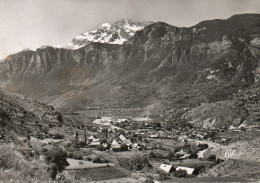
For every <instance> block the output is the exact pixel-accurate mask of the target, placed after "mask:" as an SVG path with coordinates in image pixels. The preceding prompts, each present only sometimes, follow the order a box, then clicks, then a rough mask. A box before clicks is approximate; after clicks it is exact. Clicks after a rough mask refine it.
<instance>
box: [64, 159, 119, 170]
mask: <svg viewBox="0 0 260 183" xmlns="http://www.w3.org/2000/svg"><path fill="white" fill-rule="evenodd" d="M67 161H68V163H69V164H70V165H69V166H67V167H66V169H67V170H75V169H91V168H100V167H107V165H109V166H114V164H112V163H92V162H90V161H84V160H76V159H71V158H67Z"/></svg>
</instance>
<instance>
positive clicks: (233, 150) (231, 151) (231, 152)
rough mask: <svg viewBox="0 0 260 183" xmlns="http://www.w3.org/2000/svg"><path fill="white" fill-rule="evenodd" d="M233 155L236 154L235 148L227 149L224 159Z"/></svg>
mask: <svg viewBox="0 0 260 183" xmlns="http://www.w3.org/2000/svg"><path fill="white" fill-rule="evenodd" d="M235 155H236V149H232V150H227V151H226V152H225V158H226V159H230V158H232V157H234V156H235Z"/></svg>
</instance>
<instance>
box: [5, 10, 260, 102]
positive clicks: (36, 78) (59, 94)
mask: <svg viewBox="0 0 260 183" xmlns="http://www.w3.org/2000/svg"><path fill="white" fill-rule="evenodd" d="M259 22H260V15H257V14H245V15H235V16H233V17H231V18H229V19H227V20H211V21H205V22H201V23H199V24H198V25H195V26H193V27H190V28H178V27H174V26H171V25H168V24H166V23H162V22H157V23H153V24H149V25H147V26H145V27H144V28H143V29H142V30H140V31H137V32H136V33H135V34H134V35H132V36H131V37H130V38H129V39H128V40H127V41H126V42H125V43H124V44H122V45H118V44H104V43H94V42H92V43H89V44H87V45H86V46H83V47H81V48H79V49H66V48H57V47H43V48H39V49H37V50H36V51H30V50H25V51H22V52H19V53H17V54H14V55H10V56H8V57H7V58H6V59H5V61H3V62H1V63H0V81H1V86H2V87H4V88H5V89H7V90H10V91H13V92H17V93H21V94H23V95H26V96H29V97H39V98H40V99H41V100H44V101H46V102H48V103H51V104H54V105H55V106H56V107H80V106H87V105H101V106H113V107H118V106H124V107H128V106H146V105H148V104H150V103H152V102H153V101H158V100H159V101H160V102H162V103H165V104H167V105H169V106H171V105H176V104H178V103H181V104H183V105H197V104H199V103H200V102H203V101H219V100H223V99H227V98H230V97H231V96H232V94H234V93H236V91H237V90H238V89H241V88H245V87H248V86H251V85H252V84H254V83H255V82H256V81H258V80H259V73H260V71H259V67H258V64H259V59H260V54H259V52H260V51H259V49H260V43H259V40H260V24H259Z"/></svg>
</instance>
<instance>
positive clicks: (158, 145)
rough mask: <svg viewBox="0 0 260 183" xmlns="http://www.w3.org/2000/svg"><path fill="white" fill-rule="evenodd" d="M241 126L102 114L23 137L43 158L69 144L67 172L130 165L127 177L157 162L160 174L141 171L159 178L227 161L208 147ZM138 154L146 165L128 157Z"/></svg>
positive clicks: (187, 173) (190, 173)
mask: <svg viewBox="0 0 260 183" xmlns="http://www.w3.org/2000/svg"><path fill="white" fill-rule="evenodd" d="M236 131H240V132H241V130H238V129H232V130H230V129H227V127H226V126H222V127H219V128H213V129H203V128H194V127H192V126H191V125H187V124H185V123H184V122H181V123H176V124H173V125H172V126H171V129H169V126H168V125H167V123H166V122H161V123H158V122H154V121H153V120H152V119H151V118H148V117H136V118H130V117H128V118H126V119H116V118H112V117H97V118H96V119H95V120H93V122H92V123H91V124H89V123H87V124H83V123H82V124H80V125H77V126H74V125H64V124H63V125H56V126H55V125H52V126H51V128H48V129H46V128H45V129H44V130H43V131H41V130H38V131H37V132H35V133H31V134H30V135H29V136H28V137H27V139H25V138H20V141H24V142H26V143H28V144H29V147H31V149H32V151H34V152H35V151H36V152H39V158H40V159H42V160H44V158H45V156H44V154H45V152H47V151H48V150H50V149H51V148H53V147H59V148H61V149H63V150H64V151H65V152H66V153H67V154H68V158H67V161H68V162H69V166H67V167H66V170H65V172H67V173H68V174H72V172H73V175H79V177H81V178H83V179H84V178H89V177H86V174H85V173H82V171H86V172H88V171H90V169H91V170H94V169H100V168H107V169H119V170H121V171H122V168H123V169H124V170H128V172H127V173H125V176H123V177H127V175H129V172H131V174H132V173H133V172H136V171H137V172H139V171H140V170H144V169H145V168H148V169H149V167H153V168H154V169H156V173H154V172H153V173H151V170H147V171H142V173H140V172H139V174H141V175H139V176H147V174H149V175H150V176H152V178H153V179H158V180H167V179H171V177H182V178H185V177H186V178H189V177H195V176H197V175H199V174H201V173H203V172H204V171H205V170H207V169H209V168H211V167H212V166H215V165H217V164H218V163H220V162H222V161H224V159H219V158H218V157H216V155H214V154H210V153H209V154H207V151H210V149H211V148H212V146H214V145H215V144H217V143H219V144H226V143H229V141H232V138H231V136H230V135H229V136H225V135H222V136H221V135H219V134H221V133H235V134H236V133H237V132H236ZM233 138H234V137H233ZM26 140H27V141H26ZM138 156H142V157H147V160H149V164H148V165H141V164H142V163H143V162H141V161H140V162H139V163H140V165H129V163H126V162H127V161H128V160H127V159H129V158H136V157H138ZM125 161H126V162H125ZM131 163H133V162H131ZM136 167H139V168H136ZM124 170H123V171H124ZM172 172H173V173H172ZM119 177H120V176H119ZM123 177H121V178H123ZM117 178H118V177H117ZM94 180H99V179H94Z"/></svg>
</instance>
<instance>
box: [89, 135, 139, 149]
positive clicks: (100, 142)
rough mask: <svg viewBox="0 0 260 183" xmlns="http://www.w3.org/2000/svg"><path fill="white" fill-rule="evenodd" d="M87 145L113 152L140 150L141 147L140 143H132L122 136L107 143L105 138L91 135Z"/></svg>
mask: <svg viewBox="0 0 260 183" xmlns="http://www.w3.org/2000/svg"><path fill="white" fill-rule="evenodd" d="M87 145H88V147H91V148H97V147H102V148H101V149H103V150H113V151H127V150H133V149H136V150H142V145H141V144H140V143H132V141H131V140H130V139H128V138H127V137H126V136H124V135H122V134H121V135H119V137H118V138H114V139H113V140H112V141H109V140H107V139H106V138H96V137H95V136H94V135H91V136H90V137H88V138H87Z"/></svg>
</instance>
